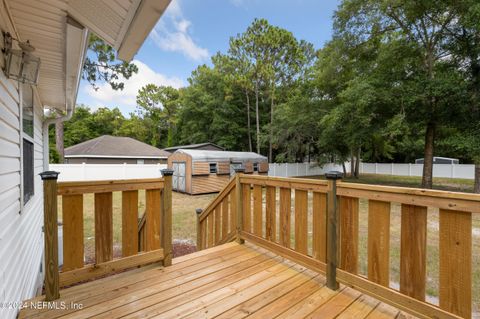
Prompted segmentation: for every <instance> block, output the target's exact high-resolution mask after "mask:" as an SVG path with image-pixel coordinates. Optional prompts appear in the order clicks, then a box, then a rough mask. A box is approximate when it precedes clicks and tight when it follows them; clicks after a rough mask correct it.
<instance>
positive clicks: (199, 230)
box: [195, 208, 203, 251]
mask: <svg viewBox="0 0 480 319" xmlns="http://www.w3.org/2000/svg"><path fill="white" fill-rule="evenodd" d="M195 212H196V213H197V251H200V250H202V249H203V247H202V237H203V234H202V227H200V215H201V214H202V213H203V209H201V208H197V209H195Z"/></svg>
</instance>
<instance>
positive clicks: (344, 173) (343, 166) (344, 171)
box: [342, 161, 347, 177]
mask: <svg viewBox="0 0 480 319" xmlns="http://www.w3.org/2000/svg"><path fill="white" fill-rule="evenodd" d="M342 168H343V177H347V168H346V167H345V161H343V162H342Z"/></svg>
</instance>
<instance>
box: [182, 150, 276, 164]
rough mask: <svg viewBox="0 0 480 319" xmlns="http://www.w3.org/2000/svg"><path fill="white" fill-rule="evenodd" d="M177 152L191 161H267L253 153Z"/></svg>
mask: <svg viewBox="0 0 480 319" xmlns="http://www.w3.org/2000/svg"><path fill="white" fill-rule="evenodd" d="M177 152H178V153H184V154H187V155H190V156H191V157H192V160H193V161H230V162H235V161H238V162H244V161H267V158H266V157H265V156H262V155H259V154H257V153H253V152H226V151H208V150H188V149H187V150H185V149H179V150H178V151H177Z"/></svg>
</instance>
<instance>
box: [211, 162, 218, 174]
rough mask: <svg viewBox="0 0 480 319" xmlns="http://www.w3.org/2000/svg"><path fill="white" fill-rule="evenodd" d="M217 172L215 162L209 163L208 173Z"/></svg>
mask: <svg viewBox="0 0 480 319" xmlns="http://www.w3.org/2000/svg"><path fill="white" fill-rule="evenodd" d="M216 173H217V163H210V174H216Z"/></svg>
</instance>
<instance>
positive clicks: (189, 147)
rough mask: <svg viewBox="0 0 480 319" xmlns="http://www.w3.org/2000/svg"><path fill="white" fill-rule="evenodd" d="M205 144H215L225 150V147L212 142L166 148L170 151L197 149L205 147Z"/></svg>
mask: <svg viewBox="0 0 480 319" xmlns="http://www.w3.org/2000/svg"><path fill="white" fill-rule="evenodd" d="M205 146H213V147H216V148H218V150H222V151H224V150H225V148H223V147H221V146H219V145H217V144H214V143H211V142H207V143H198V144H189V145H178V146H170V147H167V148H165V150H166V151H169V152H175V151H176V150H179V149H196V148H201V147H205Z"/></svg>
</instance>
